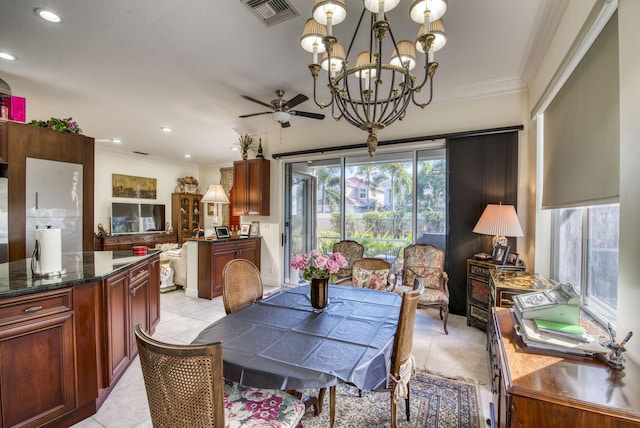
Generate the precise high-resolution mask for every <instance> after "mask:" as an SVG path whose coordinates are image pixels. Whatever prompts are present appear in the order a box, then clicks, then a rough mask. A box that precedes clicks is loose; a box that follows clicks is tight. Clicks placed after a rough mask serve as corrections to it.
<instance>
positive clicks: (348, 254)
mask: <svg viewBox="0 0 640 428" xmlns="http://www.w3.org/2000/svg"><path fill="white" fill-rule="evenodd" d="M332 251H333V252H334V253H340V254H342V255H343V256H344V258H345V259H347V266H345V267H343V268H341V269H340V270H339V271H338V273H336V275H335V283H336V284H340V283H341V282H340V281H343V282H344V279H345V278H349V277H351V270H352V269H353V262H355V261H356V260H358V259H361V258H362V256H363V255H364V247H363V246H362V244H359V243H357V242H356V241H349V240H345V241H339V242H336V243H335V244H333V250H332Z"/></svg>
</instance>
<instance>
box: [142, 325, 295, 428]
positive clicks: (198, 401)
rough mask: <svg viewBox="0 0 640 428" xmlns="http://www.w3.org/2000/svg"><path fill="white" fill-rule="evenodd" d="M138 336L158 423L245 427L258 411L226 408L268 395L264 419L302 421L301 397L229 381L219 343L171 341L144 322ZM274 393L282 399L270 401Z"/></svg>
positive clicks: (285, 422)
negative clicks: (162, 338) (156, 335)
mask: <svg viewBox="0 0 640 428" xmlns="http://www.w3.org/2000/svg"><path fill="white" fill-rule="evenodd" d="M135 335H136V342H137V344H138V352H139V355H140V366H141V367H142V376H143V378H144V385H145V388H146V390H147V401H148V402H149V410H150V413H151V422H152V424H153V426H154V427H203V428H205V427H207V428H210V427H225V426H227V425H231V426H244V424H245V423H248V422H250V419H252V418H254V417H255V416H252V414H253V412H229V411H228V410H227V409H228V408H232V407H233V408H245V406H246V404H247V403H246V402H248V401H249V400H251V399H255V397H256V396H262V397H265V400H264V401H263V403H260V404H261V405H263V406H264V405H266V406H268V407H267V408H268V410H269V411H267V412H264V419H265V420H264V421H263V422H264V423H265V424H268V423H270V422H271V423H274V422H277V423H279V424H281V425H279V426H287V427H299V426H301V425H300V419H302V415H303V414H304V403H303V402H302V401H300V400H298V399H296V398H294V397H293V396H291V395H289V394H287V393H285V392H283V391H278V390H267V389H265V390H263V389H260V390H258V389H257V388H249V387H243V386H240V385H238V384H234V383H230V382H225V380H224V378H223V376H222V367H223V366H222V344H221V343H220V342H216V343H212V344H208V345H171V344H167V343H162V342H159V341H157V340H154V339H152V338H151V337H149V336H148V335H147V334H146V333H145V332H144V331H142V329H141V328H140V325H137V326H136V328H135ZM256 392H261V394H257V393H256ZM225 395H226V396H225ZM245 396H247V397H249V398H244V397H245ZM274 396H276V398H277V400H271V398H273V397H274ZM251 397H254V398H251ZM254 422H255V421H254Z"/></svg>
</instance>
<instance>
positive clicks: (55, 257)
mask: <svg viewBox="0 0 640 428" xmlns="http://www.w3.org/2000/svg"><path fill="white" fill-rule="evenodd" d="M36 241H37V243H38V244H37V245H36V248H38V247H39V255H38V259H39V261H38V262H37V263H36V265H35V266H36V268H35V269H34V273H36V274H39V275H47V274H50V273H59V272H61V271H62V231H61V229H36Z"/></svg>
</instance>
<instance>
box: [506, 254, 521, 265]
mask: <svg viewBox="0 0 640 428" xmlns="http://www.w3.org/2000/svg"><path fill="white" fill-rule="evenodd" d="M519 259H520V257H519V254H518V253H516V252H515V251H513V252H510V253H509V255H507V262H506V263H505V264H508V265H511V266H517V265H518V260H519Z"/></svg>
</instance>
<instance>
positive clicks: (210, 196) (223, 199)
mask: <svg viewBox="0 0 640 428" xmlns="http://www.w3.org/2000/svg"><path fill="white" fill-rule="evenodd" d="M201 202H209V203H218V204H228V203H229V198H228V197H227V194H226V193H225V192H224V189H223V188H222V185H220V184H211V185H210V186H209V188H208V189H207V192H206V193H205V194H204V196H203V197H202V200H201Z"/></svg>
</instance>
